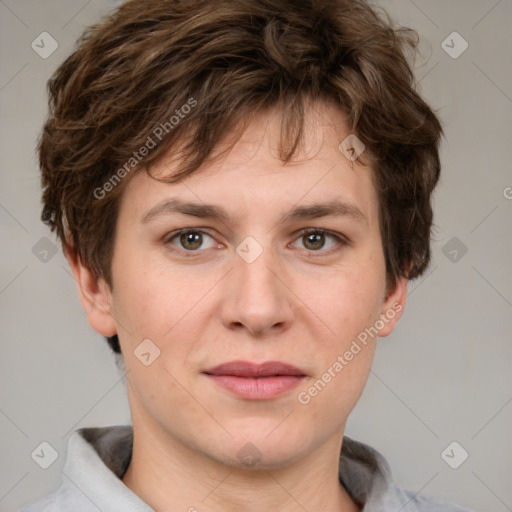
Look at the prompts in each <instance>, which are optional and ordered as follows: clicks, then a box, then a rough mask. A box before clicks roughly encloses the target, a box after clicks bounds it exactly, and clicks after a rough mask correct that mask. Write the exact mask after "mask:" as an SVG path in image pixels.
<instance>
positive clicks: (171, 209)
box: [88, 103, 406, 468]
mask: <svg viewBox="0 0 512 512" xmlns="http://www.w3.org/2000/svg"><path fill="white" fill-rule="evenodd" d="M308 116H309V117H308V123H307V125H306V136H305V141H307V142H306V144H305V146H304V147H303V148H302V150H301V152H299V154H298V155H297V156H298V158H300V160H298V161H297V160H296V161H294V163H292V164H288V165H285V166H283V165H282V163H281V161H280V160H279V159H278V158H277V153H276V149H277V146H276V142H277V141H278V140H279V129H280V125H279V122H280V116H279V115H278V114H277V113H276V112H267V113H261V114H259V115H257V116H254V119H253V121H252V122H251V125H250V126H249V128H248V129H247V131H246V132H245V133H244V135H243V136H242V138H241V139H240V140H239V141H238V142H237V144H236V145H235V146H234V148H233V149H232V150H231V152H229V153H228V154H227V155H226V156H223V157H222V158H221V159H220V160H218V161H216V162H214V163H213V164H210V165H209V166H207V167H204V168H203V169H201V170H200V171H198V172H196V173H194V174H192V175H191V176H189V177H187V178H186V179H184V180H183V181H181V182H178V183H174V184H168V183H164V182H160V181H157V180H155V179H152V178H150V177H149V176H148V175H147V173H145V172H141V173H139V174H137V175H136V176H134V177H133V178H132V179H131V181H130V182H129V183H128V185H127V187H126V189H125V190H124V191H123V196H122V200H121V204H120V211H119V217H118V224H117V232H116V239H115V249H114V256H113V261H112V275H113V287H112V290H109V289H108V288H107V287H106V286H105V285H104V284H102V283H101V282H100V283H99V285H98V287H97V291H96V293H97V296H96V297H95V299H96V301H95V304H97V303H102V304H103V307H102V308H99V307H97V306H95V305H89V306H88V314H89V320H90V322H91V324H92V325H93V327H94V328H95V329H96V330H97V331H99V332H100V333H102V334H104V335H111V334H114V333H115V332H117V333H118V335H119V339H120V343H121V349H122V352H123V354H124V360H125V365H126V370H127V372H128V374H127V383H128V394H129V400H130V406H131V410H132V419H133V424H134V428H137V426H139V429H140V431H142V430H144V431H145V432H146V433H148V435H152V436H154V437H156V438H158V439H160V441H161V442H162V443H163V445H165V446H173V447H174V448H176V447H179V448H180V449H182V450H185V451H186V450H190V453H195V454H200V455H201V456H205V457H208V458H209V459H211V460H215V461H218V462H221V463H225V464H229V465H231V466H241V465H242V464H246V463H247V460H246V456H247V455H249V457H251V456H252V458H253V459H255V458H261V460H260V464H261V465H262V466H263V467H268V468H271V467H279V466H282V465H285V464H287V463H291V462H292V461H294V460H297V459H298V458H301V457H305V456H306V455H308V454H311V453H314V452H315V450H317V449H318V448H319V447H321V446H323V445H325V443H329V442H334V440H337V441H336V442H340V440H341V437H342V435H343V431H344V427H345V422H346V419H347V417H348V415H349V413H350V411H351V410H352V409H353V407H354V405H355V404H356V401H357V400H358V398H359V396H360V394H361V392H362V390H363V387H364V384H365V382H366V379H367V377H368V373H369V370H370V366H371V362H372V359H373V355H374V351H375V347H376V341H377V335H376V333H377V331H378V336H386V335H388V334H389V333H390V332H391V331H392V329H393V327H394V325H395V323H396V321H397V319H398V317H399V316H400V312H401V310H402V308H403V304H404V298H405V297H404V296H405V293H404V292H405V286H406V284H405V282H404V281H403V280H399V282H398V285H397V286H396V287H395V288H394V289H393V290H388V289H387V287H386V273H385V261H384V254H383V249H382V242H381V236H380V232H379V217H378V199H377V194H376V191H375V188H374V185H373V182H372V170H371V168H370V167H362V166H359V165H358V164H356V163H355V162H351V161H350V160H349V159H347V158H346V157H345V156H344V154H343V153H341V152H340V150H339V149H338V147H339V145H340V143H341V142H342V141H343V140H344V139H345V138H346V137H347V136H348V135H349V133H348V132H347V131H346V130H345V129H344V126H345V121H344V117H343V114H342V113H341V111H338V110H336V109H333V108H332V106H329V105H325V104H321V103H317V104H314V105H313V106H312V108H311V109H310V110H309V114H308ZM219 149H222V146H219ZM174 166H175V164H174V163H173V162H172V161H171V160H170V159H169V160H167V161H162V162H161V163H160V164H159V165H158V166H157V167H155V169H153V170H152V174H153V175H158V176H168V175H170V174H172V172H173V169H174V168H175V167H174ZM143 340H145V341H143ZM269 362H270V363H269ZM227 363H233V364H232V365H227V366H224V367H220V368H219V365H226V364H227ZM245 363H248V364H245ZM263 363H269V364H267V365H263V366H258V365H261V364H263ZM278 363H279V364H278ZM256 375H259V377H256ZM270 375H274V376H273V377H272V376H270ZM248 443H250V444H248ZM244 450H245V451H244ZM246 452H248V453H246Z"/></svg>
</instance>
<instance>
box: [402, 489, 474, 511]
mask: <svg viewBox="0 0 512 512" xmlns="http://www.w3.org/2000/svg"><path fill="white" fill-rule="evenodd" d="M403 492H404V494H405V495H406V496H407V498H408V503H407V505H406V506H405V507H404V509H403V511H402V512H474V511H472V510H470V509H469V508H465V507H462V506H460V505H457V504H456V503H452V502H450V501H446V500H444V499H441V498H436V497H435V496H430V495H428V494H417V493H413V492H412V491H403Z"/></svg>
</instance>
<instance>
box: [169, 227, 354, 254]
mask: <svg viewBox="0 0 512 512" xmlns="http://www.w3.org/2000/svg"><path fill="white" fill-rule="evenodd" d="M184 233H194V234H203V235H208V236H209V237H210V238H213V237H212V235H210V234H209V233H207V232H206V231H203V230H201V229H196V228H183V229H180V230H178V231H174V232H172V233H170V234H169V235H168V236H167V237H165V239H164V243H165V244H166V245H170V246H173V244H172V243H171V242H172V240H174V239H175V238H177V237H179V236H180V235H182V234H184ZM311 234H321V235H327V236H329V237H331V238H334V239H335V240H336V242H337V244H338V247H335V248H331V249H328V250H326V251H323V250H322V249H319V250H317V251H314V250H308V249H304V250H305V251H307V252H308V253H309V254H308V256H309V257H317V256H316V255H315V253H319V255H320V256H325V255H330V254H333V253H335V252H338V251H340V250H341V249H342V248H343V247H345V246H346V245H348V241H347V239H346V238H345V237H343V236H342V235H340V234H336V233H334V232H332V231H329V230H327V229H323V228H304V229H302V230H300V231H299V233H298V235H297V236H296V238H295V239H294V241H296V240H299V239H300V238H302V237H304V236H306V235H311ZM173 247H175V246H173ZM170 250H171V251H172V252H181V253H182V254H184V255H186V256H185V257H188V258H193V257H195V256H197V255H198V254H199V253H201V252H203V251H205V250H207V249H203V250H201V249H196V250H195V251H191V250H187V249H180V248H176V249H174V248H171V249H170Z"/></svg>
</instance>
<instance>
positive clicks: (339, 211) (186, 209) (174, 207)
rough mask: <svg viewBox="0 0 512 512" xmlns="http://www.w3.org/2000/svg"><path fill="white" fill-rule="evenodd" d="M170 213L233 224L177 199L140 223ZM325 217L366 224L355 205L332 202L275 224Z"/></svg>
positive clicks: (298, 210)
mask: <svg viewBox="0 0 512 512" xmlns="http://www.w3.org/2000/svg"><path fill="white" fill-rule="evenodd" d="M172 213H181V214H184V215H191V216H193V217H200V218H203V219H216V220H219V221H221V222H224V223H226V224H229V223H231V224H232V223H233V219H232V217H231V215H230V214H229V213H228V212H227V211H226V210H224V209H223V208H221V207H219V206H215V205H212V204H205V203H192V202H187V201H181V200H179V199H166V200H164V201H162V202H160V203H158V204H157V205H155V206H154V207H153V208H151V209H150V210H148V211H147V212H146V213H144V214H143V215H142V217H141V222H142V223H143V224H148V223H149V222H151V221H152V220H153V219H154V218H156V217H159V216H161V215H168V214H172ZM327 216H336V217H350V218H353V219H354V220H357V221H362V222H366V223H367V222H368V219H367V217H366V215H365V214H364V213H363V211H362V210H361V209H360V208H359V207H358V206H356V205H355V204H352V203H347V202H344V201H339V200H332V201H328V202H325V203H315V204H311V205H305V206H296V207H294V208H292V209H291V210H290V211H288V212H286V213H284V214H283V215H282V216H281V217H280V218H279V220H278V222H277V224H282V223H284V222H291V221H297V220H304V219H314V218H319V217H327Z"/></svg>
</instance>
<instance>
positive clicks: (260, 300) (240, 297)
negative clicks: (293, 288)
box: [224, 237, 292, 334]
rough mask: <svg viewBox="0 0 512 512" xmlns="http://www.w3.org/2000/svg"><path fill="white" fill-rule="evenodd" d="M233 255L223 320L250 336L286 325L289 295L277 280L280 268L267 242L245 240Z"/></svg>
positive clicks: (251, 238)
mask: <svg viewBox="0 0 512 512" xmlns="http://www.w3.org/2000/svg"><path fill="white" fill-rule="evenodd" d="M268 239H269V237H267V240H268ZM236 252H237V254H236V257H235V269H234V272H233V273H232V277H231V285H230V287H229V288H230V290H229V296H228V297H225V301H226V304H227V305H226V307H225V310H224V313H225V316H224V321H225V322H228V323H229V324H231V325H233V324H237V325H240V324H242V325H244V326H245V327H246V328H247V329H248V330H249V331H251V332H252V333H253V334H254V333H256V332H263V331H265V330H266V329H269V328H272V327H274V328H275V327H276V326H280V327H281V328H282V327H284V326H285V325H287V324H288V322H289V321H290V319H291V314H292V307H291V304H290V302H289V301H290V294H289V293H287V289H286V286H284V284H283V283H282V282H281V279H280V277H279V272H280V269H281V265H280V263H279V261H278V255H277V254H275V253H274V251H273V250H272V247H271V245H270V243H268V244H266V245H265V246H264V245H263V244H260V243H259V242H258V241H257V240H256V239H255V238H253V237H247V238H246V239H245V240H243V241H242V242H241V243H240V244H239V245H238V247H237V248H236Z"/></svg>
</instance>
